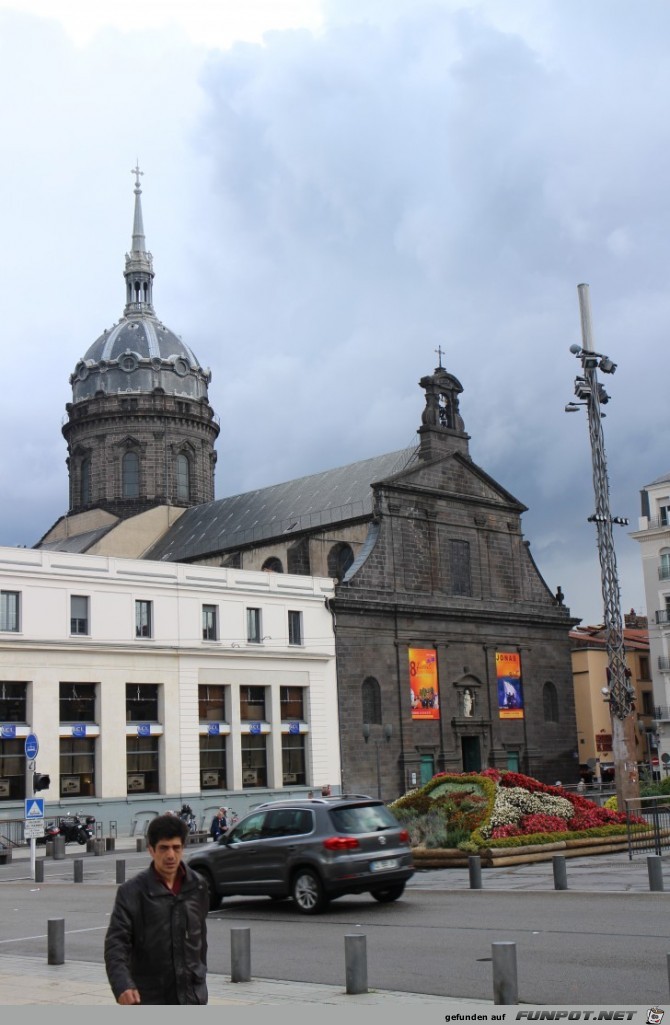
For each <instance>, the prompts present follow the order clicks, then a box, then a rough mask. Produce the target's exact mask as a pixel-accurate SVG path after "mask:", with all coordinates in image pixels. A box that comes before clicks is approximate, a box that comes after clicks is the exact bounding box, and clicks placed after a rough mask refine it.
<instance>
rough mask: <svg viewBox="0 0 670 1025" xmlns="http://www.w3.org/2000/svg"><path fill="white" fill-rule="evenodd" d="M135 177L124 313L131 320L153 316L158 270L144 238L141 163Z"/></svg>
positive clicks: (133, 170) (125, 273) (136, 168)
mask: <svg viewBox="0 0 670 1025" xmlns="http://www.w3.org/2000/svg"><path fill="white" fill-rule="evenodd" d="M131 174H134V175H135V214H134V217H133V240H132V246H131V249H130V252H129V253H126V269H125V271H124V272H123V276H124V277H125V279H126V308H125V310H124V314H125V316H126V317H131V316H132V315H133V314H134V313H149V314H153V312H154V308H153V296H152V292H153V280H154V268H153V258H152V256H151V253H149V252H148V251H147V248H146V240H145V238H144V222H143V220H142V189H141V188H140V176H141V175H143V174H144V171H140V165H139V161H138V162H137V164H136V165H135V167H133V169H132V171H131Z"/></svg>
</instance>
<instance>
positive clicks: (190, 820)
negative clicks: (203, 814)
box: [177, 804, 198, 833]
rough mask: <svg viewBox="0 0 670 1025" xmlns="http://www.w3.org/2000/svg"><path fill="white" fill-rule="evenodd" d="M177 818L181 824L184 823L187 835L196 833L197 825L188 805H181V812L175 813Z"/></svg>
mask: <svg viewBox="0 0 670 1025" xmlns="http://www.w3.org/2000/svg"><path fill="white" fill-rule="evenodd" d="M177 816H178V817H179V818H180V819H181V820H182V822H185V823H186V825H187V826H188V831H189V833H197V831H198V823H197V820H196V817H195V815H194V813H193V809H192V808H191V805H190V804H182V806H181V810H180V811H178V812H177Z"/></svg>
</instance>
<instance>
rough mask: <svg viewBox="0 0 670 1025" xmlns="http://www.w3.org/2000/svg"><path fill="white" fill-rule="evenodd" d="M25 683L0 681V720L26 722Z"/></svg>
mask: <svg viewBox="0 0 670 1025" xmlns="http://www.w3.org/2000/svg"><path fill="white" fill-rule="evenodd" d="M27 689H28V688H27V685H26V684H25V683H0V722H7V723H9V722H20V723H25V722H27V721H28V720H27V718H26V700H27V693H26V692H27Z"/></svg>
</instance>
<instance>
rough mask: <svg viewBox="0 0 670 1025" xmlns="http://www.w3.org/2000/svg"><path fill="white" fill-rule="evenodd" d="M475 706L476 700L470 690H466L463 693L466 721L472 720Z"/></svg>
mask: <svg viewBox="0 0 670 1025" xmlns="http://www.w3.org/2000/svg"><path fill="white" fill-rule="evenodd" d="M474 704H475V701H474V698H473V696H472V691H471V690H470V689H469V688H466V689H465V690H464V691H463V715H464V716H465V718H466V719H470V718H472V711H473V709H474Z"/></svg>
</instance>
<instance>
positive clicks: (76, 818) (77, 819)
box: [37, 815, 95, 844]
mask: <svg viewBox="0 0 670 1025" xmlns="http://www.w3.org/2000/svg"><path fill="white" fill-rule="evenodd" d="M57 836H62V837H63V838H64V840H65V843H78V844H85V843H86V842H87V841H88V840H92V839H93V838H94V837H95V815H87V816H86V817H85V818H82V817H81V816H80V815H63V817H62V818H61V819H59V820H58V822H49V823H48V825H47V826H45V829H44V836H43V837H42V836H41V837H39V838H38V840H37V842H38V843H39V844H42V843H47V842H48V841H49V840H54V839H55V837H57Z"/></svg>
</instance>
